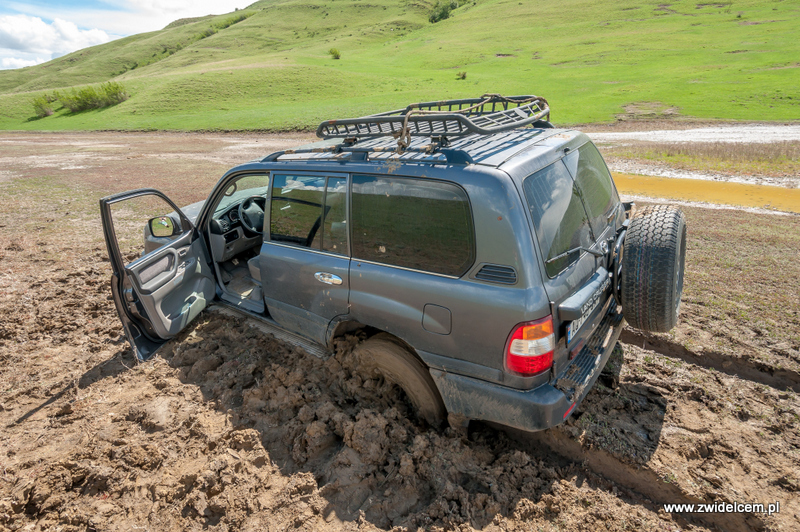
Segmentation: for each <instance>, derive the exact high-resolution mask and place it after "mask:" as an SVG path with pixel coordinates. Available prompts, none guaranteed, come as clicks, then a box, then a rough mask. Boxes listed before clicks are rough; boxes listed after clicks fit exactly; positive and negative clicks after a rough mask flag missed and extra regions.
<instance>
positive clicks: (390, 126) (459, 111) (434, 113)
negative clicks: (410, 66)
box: [317, 94, 550, 151]
mask: <svg viewBox="0 0 800 532" xmlns="http://www.w3.org/2000/svg"><path fill="white" fill-rule="evenodd" d="M545 117H547V118H546V119H547V120H549V119H550V106H549V105H548V103H547V100H545V99H544V98H542V97H540V96H509V97H506V96H501V95H499V94H484V95H483V96H481V97H480V98H468V99H463V100H444V101H438V102H423V103H415V104H411V105H409V106H408V107H406V108H405V109H397V110H395V111H389V112H386V113H380V114H375V115H369V116H364V117H361V118H345V119H338V120H326V121H325V122H322V123H321V124H320V125H319V127H317V136H318V137H320V138H323V139H330V138H336V137H345V138H355V139H357V138H364V137H381V136H389V135H391V136H394V137H396V138H398V139H399V140H398V148H399V149H400V150H399V151H402V150H403V149H404V148H405V147H408V143H409V141H410V138H411V137H412V136H429V137H456V136H463V135H469V134H472V133H477V134H479V135H491V134H493V133H500V132H502V131H509V130H512V129H517V128H520V127H524V126H527V125H530V124H534V123H536V122H537V121H544V120H545ZM543 125H544V124H543ZM547 126H549V124H547Z"/></svg>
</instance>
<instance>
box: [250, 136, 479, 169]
mask: <svg viewBox="0 0 800 532" xmlns="http://www.w3.org/2000/svg"><path fill="white" fill-rule="evenodd" d="M356 142H357V141H356V139H353V138H350V139H345V141H344V142H341V143H338V144H333V145H331V146H325V147H316V148H298V149H294V150H283V151H277V152H275V153H271V154H269V155H267V156H266V157H264V158H263V159H262V160H261V162H263V163H267V162H274V161H277V160H278V159H279V158H280V157H282V156H284V155H297V154H311V153H330V154H332V155H344V154H348V155H349V156H350V157H351V160H355V159H356V158H357V159H359V160H361V159H366V158H367V157H368V156H369V155H370V154H371V153H397V152H398V150H396V149H395V148H389V147H387V146H372V147H360V146H355V144H356ZM447 146H448V144H443V143H442V142H431V143H430V144H425V145H423V146H415V147H412V148H407V149H405V150H404V152H409V153H421V154H428V155H432V154H434V153H437V152H438V153H441V154H442V155H443V156H444V158H445V161H447V162H448V163H450V164H463V165H469V164H472V163H473V162H474V161H473V160H472V157H470V155H469V154H468V153H467V152H465V151H462V150H454V149H449V148H447Z"/></svg>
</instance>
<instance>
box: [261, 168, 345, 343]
mask: <svg viewBox="0 0 800 532" xmlns="http://www.w3.org/2000/svg"><path fill="white" fill-rule="evenodd" d="M347 186H348V183H347V176H346V175H341V174H340V175H336V174H330V173H313V172H307V173H302V174H301V173H294V174H293V173H284V174H281V173H276V174H273V176H272V185H271V187H270V197H269V208H268V209H267V211H268V213H269V215H268V221H267V224H266V231H265V235H264V237H265V238H264V244H263V245H262V247H261V256H260V264H261V281H262V288H263V290H264V301H265V303H266V305H267V309H268V311H269V314H270V316H271V317H272V319H274V320H275V321H277V322H278V323H279V324H280V325H281V326H282V327H284V328H286V329H288V330H290V331H293V332H296V333H297V334H300V335H302V336H305V337H306V338H309V339H311V340H314V341H316V342H318V343H320V344H324V343H325V334H326V331H327V329H328V324H329V323H330V322H331V320H333V319H334V318H335V317H337V316H340V315H343V314H347V313H348V295H349V291H350V283H349V277H348V271H349V268H350V258H349V248H348V235H347V233H348V231H347Z"/></svg>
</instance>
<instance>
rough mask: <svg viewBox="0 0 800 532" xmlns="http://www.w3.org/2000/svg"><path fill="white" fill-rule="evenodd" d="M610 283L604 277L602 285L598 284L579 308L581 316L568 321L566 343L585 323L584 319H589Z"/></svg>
mask: <svg viewBox="0 0 800 532" xmlns="http://www.w3.org/2000/svg"><path fill="white" fill-rule="evenodd" d="M610 284H611V281H610V280H609V279H606V280H605V282H604V283H603V284H602V285H600V288H598V289H597V290H596V291H595V293H594V294H592V297H591V298H589V300H588V301H587V302H586V303H584V305H583V307H582V308H581V317H580V318H578V319H577V320H572V322H570V324H569V327H567V343H570V342H571V341H572V339H573V338H574V337H575V335H576V334H577V333H578V331H580V330H581V327H582V326H583V324H584V323H586V320H588V319H589V316H591V315H592V312H594V309H596V308H597V306H598V305H599V304H600V302H601V301H602V300H603V294H605V293H606V289H607V288H608V287H609V285H610Z"/></svg>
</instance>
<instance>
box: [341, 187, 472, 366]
mask: <svg viewBox="0 0 800 532" xmlns="http://www.w3.org/2000/svg"><path fill="white" fill-rule="evenodd" d="M352 180H353V183H352V196H351V204H352V205H351V219H350V221H351V225H352V227H351V239H352V240H351V247H352V257H353V259H352V262H351V267H350V307H351V308H350V312H351V315H352V318H353V319H354V320H356V321H359V322H361V323H365V324H368V325H371V326H373V327H376V328H378V329H380V330H383V331H386V332H389V333H391V334H394V335H396V336H397V337H399V338H402V339H405V340H406V341H408V342H409V343H411V344H413V345H414V347H415V348H416V349H418V350H423V351H428V352H431V353H444V352H452V346H453V345H454V344H455V342H456V338H457V337H463V335H464V334H465V328H470V327H474V325H473V324H472V323H471V321H470V319H469V318H468V316H467V315H465V314H464V309H465V305H464V303H463V301H464V300H465V299H469V297H470V293H471V287H470V284H471V283H469V282H467V281H465V280H464V279H462V277H463V276H464V274H465V273H466V272H467V271H469V269H470V268H471V267H472V265H473V264H474V262H475V235H474V230H473V221H472V209H471V206H470V203H469V199H468V196H467V193H466V191H465V190H464V189H463V188H461V187H460V186H458V185H456V184H454V183H450V182H443V181H436V180H434V179H429V178H425V179H420V178H411V177H385V176H378V175H354V176H353V178H352ZM459 312H461V314H459Z"/></svg>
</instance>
